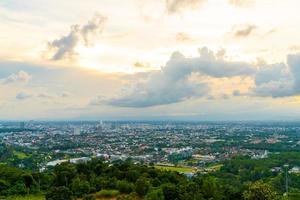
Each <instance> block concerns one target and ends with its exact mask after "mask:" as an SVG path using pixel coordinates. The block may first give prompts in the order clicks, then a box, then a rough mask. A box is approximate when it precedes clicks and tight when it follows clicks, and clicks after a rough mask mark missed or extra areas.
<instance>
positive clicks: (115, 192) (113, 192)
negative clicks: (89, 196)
mask: <svg viewBox="0 0 300 200" xmlns="http://www.w3.org/2000/svg"><path fill="white" fill-rule="evenodd" d="M119 194H120V192H119V191H118V190H101V191H100V192H97V193H96V197H97V198H103V197H104V198H111V197H116V196H118V195H119Z"/></svg>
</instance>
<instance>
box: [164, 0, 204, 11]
mask: <svg viewBox="0 0 300 200" xmlns="http://www.w3.org/2000/svg"><path fill="white" fill-rule="evenodd" d="M206 1H207V0H166V10H167V12H168V13H169V14H174V13H179V12H182V11H184V10H186V9H195V8H198V7H199V6H201V4H202V3H204V2H206Z"/></svg>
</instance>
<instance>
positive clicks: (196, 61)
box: [93, 47, 255, 107]
mask: <svg viewBox="0 0 300 200" xmlns="http://www.w3.org/2000/svg"><path fill="white" fill-rule="evenodd" d="M199 54H200V56H199V57H195V58H187V57H185V56H183V55H182V54H181V53H179V52H174V53H173V55H172V56H171V58H170V60H169V61H168V62H167V64H166V66H164V67H162V69H161V70H160V71H156V72H152V73H149V76H148V79H147V80H146V81H141V82H138V83H136V84H135V85H133V86H132V87H130V88H127V89H126V91H127V92H126V93H125V94H124V95H123V96H121V97H117V98H113V99H109V100H103V99H102V98H101V99H100V100H99V101H98V102H97V104H101V103H102V104H103V103H106V104H109V105H114V106H120V107H149V106H155V105H163V104H171V103H176V102H181V101H184V100H187V99H191V98H198V97H201V96H204V95H207V94H208V92H209V86H208V84H207V83H206V80H205V79H204V78H203V76H211V77H217V78H221V77H234V76H250V75H252V74H254V73H255V69H254V68H253V67H251V66H250V65H249V64H247V63H243V62H230V61H225V60H223V59H219V58H217V57H216V56H215V54H214V53H213V52H212V51H211V50H209V49H207V48H206V47H204V48H202V49H199ZM194 73H199V74H200V80H197V81H196V82H195V81H194V80H191V79H190V77H191V75H192V74H194ZM201 75H203V76H201ZM93 104H96V103H95V101H94V102H93Z"/></svg>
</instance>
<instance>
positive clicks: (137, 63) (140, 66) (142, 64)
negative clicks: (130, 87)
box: [133, 61, 151, 68]
mask: <svg viewBox="0 0 300 200" xmlns="http://www.w3.org/2000/svg"><path fill="white" fill-rule="evenodd" d="M133 66H134V67H136V68H151V66H150V64H149V63H143V62H139V61H137V62H135V63H134V64H133Z"/></svg>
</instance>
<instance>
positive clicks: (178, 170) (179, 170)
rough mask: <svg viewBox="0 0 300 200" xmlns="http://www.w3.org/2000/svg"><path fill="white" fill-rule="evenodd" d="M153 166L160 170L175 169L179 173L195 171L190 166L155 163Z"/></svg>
mask: <svg viewBox="0 0 300 200" xmlns="http://www.w3.org/2000/svg"><path fill="white" fill-rule="evenodd" d="M155 168H156V169H160V170H166V171H176V172H180V173H189V172H195V171H196V170H195V169H194V168H191V167H172V166H161V165H155Z"/></svg>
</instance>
